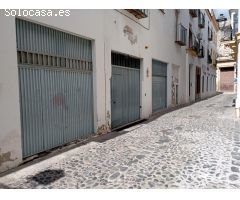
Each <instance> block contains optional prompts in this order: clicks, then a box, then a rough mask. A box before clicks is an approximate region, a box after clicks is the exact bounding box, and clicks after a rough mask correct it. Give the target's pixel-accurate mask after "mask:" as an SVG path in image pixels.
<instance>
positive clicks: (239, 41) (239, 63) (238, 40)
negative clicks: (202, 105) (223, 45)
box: [236, 9, 240, 118]
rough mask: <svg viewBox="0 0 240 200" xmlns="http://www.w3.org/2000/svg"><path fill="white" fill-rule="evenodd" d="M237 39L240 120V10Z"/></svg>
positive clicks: (237, 103)
mask: <svg viewBox="0 0 240 200" xmlns="http://www.w3.org/2000/svg"><path fill="white" fill-rule="evenodd" d="M236 39H237V45H238V49H237V99H236V114H237V117H238V118H240V9H239V10H238V33H237V34H236Z"/></svg>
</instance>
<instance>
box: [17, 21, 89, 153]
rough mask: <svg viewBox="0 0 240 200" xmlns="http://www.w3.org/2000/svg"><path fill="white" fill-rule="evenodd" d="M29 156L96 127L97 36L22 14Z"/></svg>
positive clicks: (23, 91)
mask: <svg viewBox="0 0 240 200" xmlns="http://www.w3.org/2000/svg"><path fill="white" fill-rule="evenodd" d="M16 36H17V54H18V67H19V81H20V102H21V125H22V146H23V157H28V156H31V155H34V154H36V153H39V152H42V151H45V150H49V149H51V148H54V147H57V146H59V145H63V144H65V143H68V142H71V141H74V140H77V139H80V138H84V137H87V136H89V135H90V134H92V133H93V89H92V87H93V86H92V52H91V41H89V40H86V39H82V38H80V37H77V36H74V35H70V34H67V33H64V32H61V31H58V30H55V29H52V28H48V27H45V26H41V25H38V24H35V23H31V22H27V21H23V20H20V19H16Z"/></svg>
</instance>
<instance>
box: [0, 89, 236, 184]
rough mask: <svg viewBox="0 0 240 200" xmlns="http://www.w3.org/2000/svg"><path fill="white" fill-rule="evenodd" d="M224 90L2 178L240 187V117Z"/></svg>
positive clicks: (31, 181)
mask: <svg viewBox="0 0 240 200" xmlns="http://www.w3.org/2000/svg"><path fill="white" fill-rule="evenodd" d="M234 97H235V96H234V95H232V94H221V95H218V96H215V97H213V98H210V99H207V100H204V101H201V102H198V103H195V104H193V105H191V106H188V107H185V108H182V109H179V110H176V111H173V112H170V113H168V114H165V115H163V116H161V117H159V118H157V119H156V120H154V121H152V122H149V123H142V124H140V125H137V126H135V127H131V128H129V129H125V130H124V131H123V132H122V133H121V134H120V135H119V136H117V137H114V138H112V139H109V140H103V141H95V142H90V143H88V144H86V145H82V146H80V147H77V148H75V149H72V150H69V151H67V152H65V153H62V154H59V155H57V156H54V157H52V158H49V159H47V160H44V161H41V162H39V163H36V164H33V165H31V166H28V167H25V168H23V169H21V170H18V171H16V172H13V173H11V174H8V175H5V176H3V177H1V178H0V187H3V188H4V187H5V188H240V120H238V119H235V115H234V114H235V113H234V112H235V111H234V107H232V101H233V98H234Z"/></svg>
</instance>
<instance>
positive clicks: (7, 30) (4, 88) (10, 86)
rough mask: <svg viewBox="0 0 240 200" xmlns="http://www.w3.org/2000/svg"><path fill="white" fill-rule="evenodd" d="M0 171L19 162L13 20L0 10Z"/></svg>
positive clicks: (19, 138) (19, 139)
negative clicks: (4, 15)
mask: <svg viewBox="0 0 240 200" xmlns="http://www.w3.org/2000/svg"><path fill="white" fill-rule="evenodd" d="M0 16H1V17H0V24H1V26H2V28H1V31H0V32H1V37H0V44H1V45H0V61H1V62H0V63H1V64H0V65H1V66H0V127H1V128H0V172H1V171H5V170H7V169H9V168H12V167H14V166H15V165H17V164H18V163H20V162H21V160H22V152H21V126H20V112H19V87H18V70H17V52H16V36H15V26H14V18H11V17H2V16H3V13H2V11H0Z"/></svg>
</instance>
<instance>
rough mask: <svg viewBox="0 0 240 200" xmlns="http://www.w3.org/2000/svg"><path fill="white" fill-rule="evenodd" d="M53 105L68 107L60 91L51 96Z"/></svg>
mask: <svg viewBox="0 0 240 200" xmlns="http://www.w3.org/2000/svg"><path fill="white" fill-rule="evenodd" d="M53 105H55V106H62V107H64V108H65V109H68V107H67V105H66V100H65V96H64V95H63V94H62V93H58V94H56V95H55V96H54V97H53Z"/></svg>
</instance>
